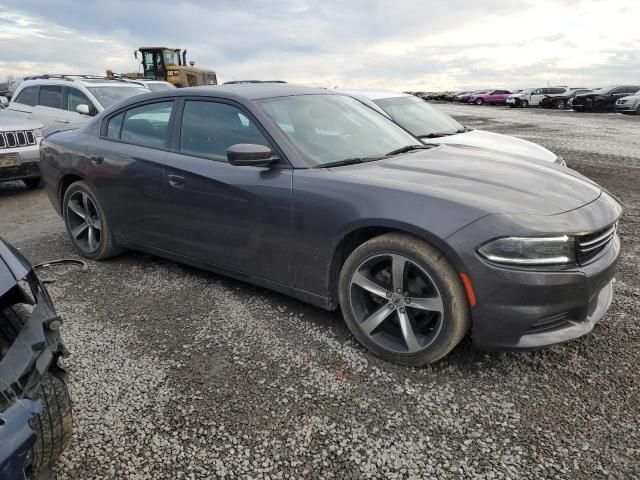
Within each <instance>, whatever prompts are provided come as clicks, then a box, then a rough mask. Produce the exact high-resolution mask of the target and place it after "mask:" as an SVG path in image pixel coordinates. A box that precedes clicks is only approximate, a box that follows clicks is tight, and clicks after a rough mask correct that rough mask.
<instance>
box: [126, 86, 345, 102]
mask: <svg viewBox="0 0 640 480" xmlns="http://www.w3.org/2000/svg"><path fill="white" fill-rule="evenodd" d="M294 95H337V93H336V92H333V91H332V90H327V89H324V88H317V87H306V86H303V85H291V84H281V83H241V84H235V85H202V86H199V87H187V88H177V89H175V90H163V91H162V92H155V93H153V94H152V95H147V97H145V98H155V97H170V96H171V97H173V96H175V97H185V96H203V97H217V98H227V99H230V100H260V99H264V98H274V97H290V96H294ZM135 98H136V97H134V98H132V100H135Z"/></svg>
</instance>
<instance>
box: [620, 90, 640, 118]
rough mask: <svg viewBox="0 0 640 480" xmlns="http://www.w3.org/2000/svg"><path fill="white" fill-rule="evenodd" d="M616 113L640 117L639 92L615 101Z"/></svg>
mask: <svg viewBox="0 0 640 480" xmlns="http://www.w3.org/2000/svg"><path fill="white" fill-rule="evenodd" d="M616 112H619V113H626V114H631V115H640V91H637V92H636V93H634V94H633V95H629V96H628V97H622V98H619V99H618V100H617V101H616Z"/></svg>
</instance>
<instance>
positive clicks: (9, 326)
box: [0, 305, 73, 478]
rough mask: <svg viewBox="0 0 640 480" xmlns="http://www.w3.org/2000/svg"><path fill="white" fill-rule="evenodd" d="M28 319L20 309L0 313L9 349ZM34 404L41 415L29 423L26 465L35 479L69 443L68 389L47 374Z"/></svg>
mask: <svg viewBox="0 0 640 480" xmlns="http://www.w3.org/2000/svg"><path fill="white" fill-rule="evenodd" d="M28 318H29V313H28V312H27V310H26V309H25V308H24V306H22V305H12V306H10V307H7V308H4V309H2V310H0V337H2V340H3V341H6V343H7V344H8V345H9V344H11V343H13V341H14V339H15V337H16V336H17V335H18V333H19V332H20V330H21V328H22V326H23V325H24V323H25V322H26V321H27V319H28ZM33 400H40V402H41V404H42V412H41V413H40V414H39V415H36V416H34V417H33V420H32V421H31V428H32V430H33V431H34V433H35V434H36V441H35V443H34V444H33V446H32V447H31V451H30V452H29V463H30V470H31V472H32V474H33V477H37V474H38V473H40V472H44V471H47V470H48V469H49V468H51V467H53V466H54V465H55V463H56V461H57V460H58V458H59V457H60V455H61V454H62V452H63V451H64V450H65V448H66V447H67V445H68V444H69V442H70V441H71V437H72V434H73V416H72V411H71V399H70V397H69V390H68V389H67V385H66V384H65V383H64V382H63V381H62V380H60V379H59V378H58V377H56V376H54V375H52V374H51V373H49V372H46V373H45V374H44V376H43V377H42V381H41V382H40V385H39V386H38V388H37V389H36V392H35V394H34V398H33ZM38 478H39V477H38Z"/></svg>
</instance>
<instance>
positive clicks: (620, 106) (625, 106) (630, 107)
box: [616, 103, 637, 112]
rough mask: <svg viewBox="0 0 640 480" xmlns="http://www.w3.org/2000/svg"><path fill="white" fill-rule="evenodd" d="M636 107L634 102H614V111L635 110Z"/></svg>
mask: <svg viewBox="0 0 640 480" xmlns="http://www.w3.org/2000/svg"><path fill="white" fill-rule="evenodd" d="M636 107H637V104H635V103H622V104H619V103H616V112H635V111H636Z"/></svg>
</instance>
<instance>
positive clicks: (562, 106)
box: [556, 101, 564, 110]
mask: <svg viewBox="0 0 640 480" xmlns="http://www.w3.org/2000/svg"><path fill="white" fill-rule="evenodd" d="M556 107H557V108H559V109H560V110H562V109H563V108H564V102H563V101H559V102H558V103H557V104H556Z"/></svg>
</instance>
